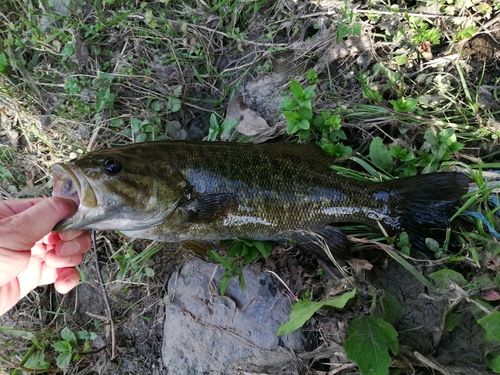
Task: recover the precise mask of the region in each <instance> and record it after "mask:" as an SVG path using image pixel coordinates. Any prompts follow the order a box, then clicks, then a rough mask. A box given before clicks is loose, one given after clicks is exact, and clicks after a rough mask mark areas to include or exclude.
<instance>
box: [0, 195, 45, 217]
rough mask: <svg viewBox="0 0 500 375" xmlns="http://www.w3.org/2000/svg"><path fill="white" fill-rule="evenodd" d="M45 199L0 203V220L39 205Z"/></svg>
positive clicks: (15, 200)
mask: <svg viewBox="0 0 500 375" xmlns="http://www.w3.org/2000/svg"><path fill="white" fill-rule="evenodd" d="M43 199H45V198H31V199H14V200H5V201H1V202H0V219H3V218H6V217H10V216H14V215H17V214H18V213H21V212H23V211H26V210H27V209H28V208H30V207H33V206H34V205H36V204H38V203H40V202H41V201H42V200H43Z"/></svg>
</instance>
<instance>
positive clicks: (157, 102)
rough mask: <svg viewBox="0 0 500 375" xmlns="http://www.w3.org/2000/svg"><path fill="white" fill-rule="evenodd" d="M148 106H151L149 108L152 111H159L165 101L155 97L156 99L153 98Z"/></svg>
mask: <svg viewBox="0 0 500 375" xmlns="http://www.w3.org/2000/svg"><path fill="white" fill-rule="evenodd" d="M149 106H150V107H151V109H152V110H153V111H155V112H160V111H161V110H163V108H164V107H165V101H163V100H161V99H156V100H153V101H152V102H151V104H150V105H149Z"/></svg>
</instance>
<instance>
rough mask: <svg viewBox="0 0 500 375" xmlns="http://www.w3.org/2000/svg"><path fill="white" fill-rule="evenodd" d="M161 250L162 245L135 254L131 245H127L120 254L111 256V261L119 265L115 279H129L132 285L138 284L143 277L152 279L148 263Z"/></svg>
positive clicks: (152, 246)
mask: <svg viewBox="0 0 500 375" xmlns="http://www.w3.org/2000/svg"><path fill="white" fill-rule="evenodd" d="M161 249H162V245H150V246H148V247H147V248H146V249H144V250H143V251H141V252H140V253H138V254H137V253H136V252H135V251H134V249H133V246H132V244H130V245H127V246H126V247H125V248H124V249H123V250H122V251H121V252H120V253H118V254H115V255H113V259H114V260H116V262H117V264H118V265H119V270H118V273H117V275H116V277H117V279H118V280H124V279H129V280H131V282H132V283H140V282H142V279H143V277H147V278H151V277H153V276H154V270H153V269H152V268H150V267H149V262H150V260H151V259H152V258H153V257H154V256H155V255H156V254H157V253H158V252H159V251H160V250H161ZM125 291H126V289H125Z"/></svg>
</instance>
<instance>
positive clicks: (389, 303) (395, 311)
mask: <svg viewBox="0 0 500 375" xmlns="http://www.w3.org/2000/svg"><path fill="white" fill-rule="evenodd" d="M380 306H381V307H382V312H383V313H384V320H385V321H386V322H388V323H390V324H394V323H395V322H397V321H398V320H399V319H401V317H402V316H403V307H402V306H401V303H400V302H399V301H398V300H397V299H396V297H394V296H393V295H392V294H391V293H389V292H388V291H386V290H384V295H383V297H382V299H381V300H380Z"/></svg>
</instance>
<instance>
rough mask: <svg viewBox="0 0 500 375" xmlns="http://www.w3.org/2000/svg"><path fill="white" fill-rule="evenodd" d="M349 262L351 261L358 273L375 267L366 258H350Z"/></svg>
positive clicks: (350, 263)
mask: <svg viewBox="0 0 500 375" xmlns="http://www.w3.org/2000/svg"><path fill="white" fill-rule="evenodd" d="M347 263H349V265H350V266H351V267H352V269H353V271H354V272H355V273H358V272H359V271H361V270H366V271H370V270H371V269H372V268H373V265H372V264H371V263H370V262H368V261H367V260H364V259H357V258H354V259H349V260H348V261H347Z"/></svg>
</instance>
